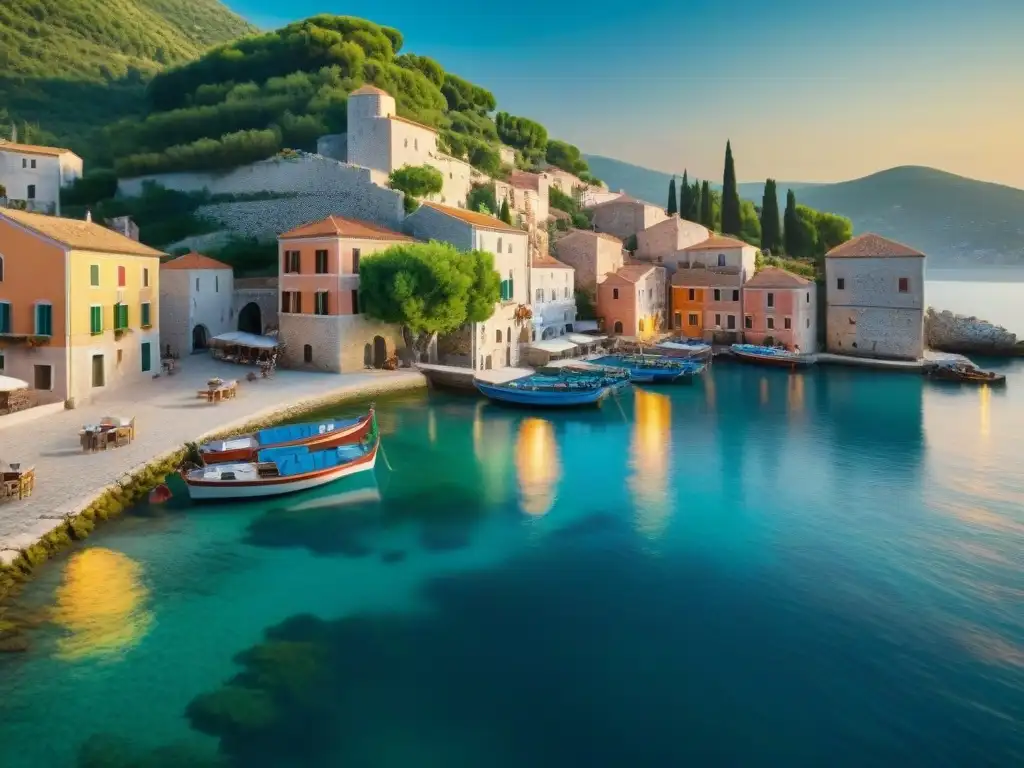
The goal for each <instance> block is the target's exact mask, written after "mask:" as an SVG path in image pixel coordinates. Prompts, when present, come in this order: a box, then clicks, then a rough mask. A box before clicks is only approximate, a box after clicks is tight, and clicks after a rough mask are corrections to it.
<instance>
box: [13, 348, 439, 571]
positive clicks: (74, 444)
mask: <svg viewBox="0 0 1024 768" xmlns="http://www.w3.org/2000/svg"><path fill="white" fill-rule="evenodd" d="M250 370H254V369H252V368H247V367H244V366H235V365H231V364H228V363H218V362H216V361H213V360H211V359H209V358H207V357H202V356H196V357H191V358H187V359H185V360H184V361H183V363H182V365H181V368H180V369H179V370H178V372H177V373H175V375H174V376H170V377H168V376H162V377H161V378H159V379H156V380H153V381H146V382H144V383H141V384H138V385H133V386H127V387H123V388H120V389H118V390H115V391H112V392H109V393H106V394H104V395H101V396H100V397H98V398H97V399H96V400H95V402H92V403H89V404H87V405H84V406H82V407H81V408H77V409H75V410H72V411H63V412H61V413H57V414H53V415H50V416H45V417H42V418H40V419H38V420H35V421H30V422H27V423H23V424H17V425H12V426H10V427H8V428H4V426H3V417H0V462H3V463H7V462H12V461H15V462H21V465H22V466H23V467H28V466H35V468H36V487H35V491H34V493H33V494H32V496H31V497H30V498H28V499H24V500H21V501H10V502H7V503H4V504H0V562H2V563H10V562H11V561H12V560H14V558H16V557H17V555H18V550H20V549H22V548H25V547H28V546H30V545H32V544H34V543H36V542H37V541H38V540H39V539H40V538H42V537H43V536H45V535H46V534H47V533H49V532H50V531H51V530H53V529H54V528H56V527H57V525H58V524H59V523H60V522H61V520H62V519H63V516H64V515H66V514H68V513H74V512H78V511H80V510H81V509H84V508H85V507H86V506H87V505H88V504H90V503H91V502H92V500H93V499H94V498H95V497H96V496H97V495H99V494H100V493H101V492H102V491H103V490H104V489H105V488H107V487H108V486H110V485H113V484H114V483H115V482H116V481H117V480H119V479H120V478H122V477H123V476H124V475H125V474H127V473H129V472H133V471H135V470H137V469H139V468H141V467H142V466H144V465H146V464H148V463H149V462H151V461H152V460H154V459H156V458H158V457H161V456H163V455H165V454H169V453H171V452H173V451H175V450H177V449H179V448H181V446H182V445H184V444H185V443H186V442H189V441H193V440H197V439H199V438H201V437H203V436H205V435H209V434H211V433H214V432H219V431H222V430H226V429H232V428H235V427H240V426H243V425H244V424H246V423H248V422H249V421H252V420H254V419H259V418H265V417H268V416H271V415H273V414H275V413H277V412H282V411H286V410H292V409H296V408H300V407H303V406H306V405H314V404H315V403H316V402H317V401H326V400H330V399H333V398H335V397H337V398H342V397H345V396H352V397H358V396H360V395H371V394H376V393H383V392H391V391H399V390H405V389H413V388H416V387H422V386H424V385H425V380H424V378H423V376H422V374H420V373H418V372H415V371H365V372H363V373H349V374H324V373H309V372H301V371H280V370H279V371H278V372H277V373H276V374H275V376H274V378H272V379H260V380H258V381H255V382H252V383H250V382H248V381H245V375H246V373H247V372H248V371H250ZM214 376H220V377H221V378H223V379H225V380H231V379H237V380H238V382H239V385H238V397H237V398H236V399H234V400H226V401H224V402H222V403H218V404H210V403H207V402H206V401H205V400H200V399H198V398H197V397H196V391H197V390H199V389H204V388H205V384H206V381H207V380H208V379H210V378H212V377H214ZM103 416H124V417H129V418H131V417H135V425H136V439H135V440H134V441H133V442H132V444H131V445H128V446H124V447H121V448H110V449H108V450H106V451H100V452H97V453H91V454H87V453H83V452H82V450H81V447H80V444H79V438H78V432H79V430H80V429H81V427H82V425H83V424H87V423H96V422H98V421H99V419H100V418H102V417H103Z"/></svg>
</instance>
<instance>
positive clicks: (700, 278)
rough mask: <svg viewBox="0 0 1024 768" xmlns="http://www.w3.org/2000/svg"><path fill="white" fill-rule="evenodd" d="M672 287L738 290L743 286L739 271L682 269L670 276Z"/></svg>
mask: <svg viewBox="0 0 1024 768" xmlns="http://www.w3.org/2000/svg"><path fill="white" fill-rule="evenodd" d="M672 285H674V286H676V287H679V288H716V287H722V288H738V287H739V286H741V285H743V276H742V275H741V274H740V273H739V270H714V269H701V268H686V267H682V268H680V269H677V270H676V271H675V274H673V275H672Z"/></svg>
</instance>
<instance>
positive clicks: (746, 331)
mask: <svg viewBox="0 0 1024 768" xmlns="http://www.w3.org/2000/svg"><path fill="white" fill-rule="evenodd" d="M743 338H744V340H745V341H747V342H748V343H751V344H763V343H765V342H766V341H774V342H775V343H776V344H782V345H783V346H784V347H786V349H788V350H790V351H794V352H799V353H801V354H809V353H811V352H815V351H817V348H818V298H817V286H816V285H815V284H814V281H812V280H808V279H807V278H806V277H801V276H800V275H794V274H793V273H792V272H787V271H786V270H784V269H779V268H778V267H766V268H765V269H762V270H761V271H760V272H758V273H757V274H756V275H754V276H753V277H752V278H750V279H749V280H748V281H747V282H746V283H745V284H744V286H743Z"/></svg>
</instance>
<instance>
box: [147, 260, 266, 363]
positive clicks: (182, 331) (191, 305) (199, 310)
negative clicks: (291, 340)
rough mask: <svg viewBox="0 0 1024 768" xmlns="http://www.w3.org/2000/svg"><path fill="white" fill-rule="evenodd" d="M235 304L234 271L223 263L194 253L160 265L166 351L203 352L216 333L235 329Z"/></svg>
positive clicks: (184, 353) (162, 321) (175, 352)
mask: <svg viewBox="0 0 1024 768" xmlns="http://www.w3.org/2000/svg"><path fill="white" fill-rule="evenodd" d="M233 303H234V273H233V272H232V270H231V267H230V266H228V265H227V264H225V263H224V262H222V261H217V260H216V259H211V258H210V257H209V256H203V255H202V254H200V253H194V252H193V253H186V254H185V255H184V256H178V257H177V258H175V259H171V260H170V261H165V262H164V263H163V264H161V265H160V328H161V332H160V343H161V344H163V350H167V349H168V348H169V349H170V351H171V353H172V354H175V355H189V354H192V353H193V352H200V351H202V350H204V349H206V348H207V345H208V343H209V341H210V339H212V338H213V337H214V336H219V335H220V334H222V333H227V332H228V331H233V330H235V328H234V307H233ZM259 332H260V331H259V330H257V331H256V333H259Z"/></svg>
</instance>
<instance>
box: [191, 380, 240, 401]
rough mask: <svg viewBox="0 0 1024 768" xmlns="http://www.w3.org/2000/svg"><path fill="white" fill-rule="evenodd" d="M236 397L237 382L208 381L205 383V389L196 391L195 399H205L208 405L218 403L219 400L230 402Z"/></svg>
mask: <svg viewBox="0 0 1024 768" xmlns="http://www.w3.org/2000/svg"><path fill="white" fill-rule="evenodd" d="M237 396H238V381H237V380H235V379H232V380H231V381H224V379H210V380H209V381H208V382H206V389H200V390H197V391H196V397H200V398H205V399H206V402H208V403H219V402H220V401H221V400H231V399H233V398H235V397H237Z"/></svg>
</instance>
